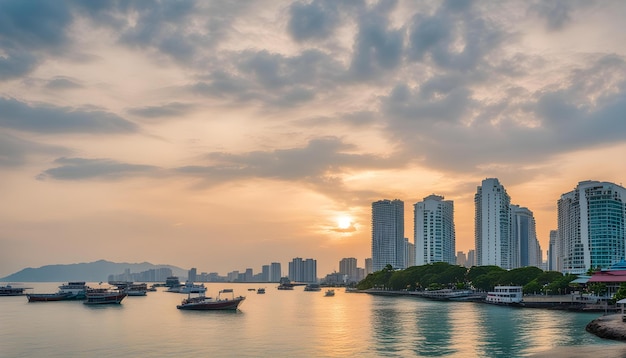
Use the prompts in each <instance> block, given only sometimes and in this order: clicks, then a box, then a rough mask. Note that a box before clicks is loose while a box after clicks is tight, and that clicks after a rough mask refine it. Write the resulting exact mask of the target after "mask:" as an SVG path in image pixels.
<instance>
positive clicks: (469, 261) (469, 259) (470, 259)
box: [467, 250, 476, 267]
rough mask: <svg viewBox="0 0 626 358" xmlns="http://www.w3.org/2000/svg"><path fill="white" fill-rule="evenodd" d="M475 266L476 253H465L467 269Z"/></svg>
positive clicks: (472, 251) (473, 251)
mask: <svg viewBox="0 0 626 358" xmlns="http://www.w3.org/2000/svg"><path fill="white" fill-rule="evenodd" d="M472 266H476V251H475V250H469V251H468V252H467V267H472Z"/></svg>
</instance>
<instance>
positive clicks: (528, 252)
mask: <svg viewBox="0 0 626 358" xmlns="http://www.w3.org/2000/svg"><path fill="white" fill-rule="evenodd" d="M542 263H543V254H542V252H541V247H540V246H539V241H538V240H537V230H536V228H535V217H534V215H533V212H532V211H530V210H528V209H527V208H523V207H520V206H519V205H511V267H512V268H517V267H526V266H535V267H540V266H541V265H542Z"/></svg>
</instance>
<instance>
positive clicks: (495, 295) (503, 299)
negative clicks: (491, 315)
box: [485, 286, 523, 305]
mask: <svg viewBox="0 0 626 358" xmlns="http://www.w3.org/2000/svg"><path fill="white" fill-rule="evenodd" d="M522 298H523V293H522V286H496V287H495V288H494V290H493V291H490V292H488V293H487V298H486V299H485V302H487V303H495V304H504V305H516V304H520V303H521V302H522Z"/></svg>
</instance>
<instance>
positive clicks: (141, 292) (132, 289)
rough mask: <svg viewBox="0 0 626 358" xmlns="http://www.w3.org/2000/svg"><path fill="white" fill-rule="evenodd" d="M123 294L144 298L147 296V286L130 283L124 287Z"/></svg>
mask: <svg viewBox="0 0 626 358" xmlns="http://www.w3.org/2000/svg"><path fill="white" fill-rule="evenodd" d="M155 290H156V289H155ZM125 292H126V294H128V295H129V296H145V295H147V294H148V285H147V284H145V283H132V284H130V285H128V286H127V287H126V290H125Z"/></svg>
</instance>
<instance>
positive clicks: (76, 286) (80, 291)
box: [57, 281, 89, 300]
mask: <svg viewBox="0 0 626 358" xmlns="http://www.w3.org/2000/svg"><path fill="white" fill-rule="evenodd" d="M88 289H89V286H87V284H86V283H85V281H73V282H72V281H70V282H68V283H66V284H63V285H61V286H59V292H57V293H58V294H61V293H70V294H71V296H69V297H68V298H66V299H72V300H82V299H85V296H86V293H87V290H88Z"/></svg>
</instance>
